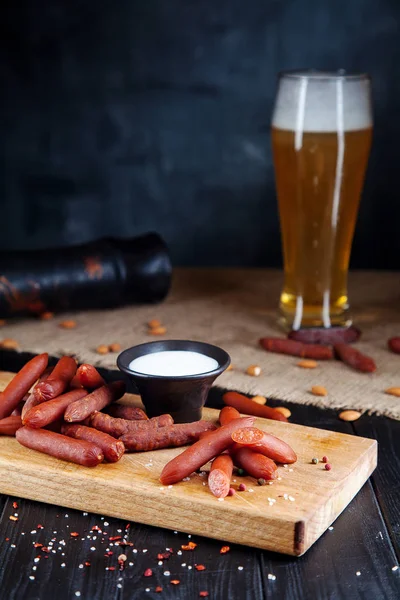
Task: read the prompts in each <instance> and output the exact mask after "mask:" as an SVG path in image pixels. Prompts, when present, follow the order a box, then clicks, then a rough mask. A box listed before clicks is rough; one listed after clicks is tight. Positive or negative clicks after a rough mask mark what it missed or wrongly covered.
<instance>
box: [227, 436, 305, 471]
mask: <svg viewBox="0 0 400 600" xmlns="http://www.w3.org/2000/svg"><path fill="white" fill-rule="evenodd" d="M232 440H233V441H234V442H236V443H235V446H234V448H237V447H238V446H247V447H250V448H251V449H252V450H254V452H259V453H260V454H264V456H268V458H271V459H272V460H275V461H276V462H278V463H283V464H291V463H294V462H296V460H297V456H296V454H295V452H294V451H293V449H292V448H291V447H290V446H289V444H287V443H286V442H284V441H283V440H280V439H279V438H277V437H275V436H274V435H271V434H270V433H266V432H265V431H261V429H257V428H256V427H247V428H242V429H237V430H236V431H234V432H233V433H232Z"/></svg>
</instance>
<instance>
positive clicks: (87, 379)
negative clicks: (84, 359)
mask: <svg viewBox="0 0 400 600" xmlns="http://www.w3.org/2000/svg"><path fill="white" fill-rule="evenodd" d="M105 384H106V382H105V381H104V379H103V378H102V376H101V375H100V373H99V372H98V370H97V369H96V368H95V367H93V365H88V364H84V365H81V366H80V367H79V368H78V370H77V372H76V375H75V377H74V379H73V380H72V382H71V387H79V386H82V387H84V388H88V389H89V390H94V389H96V388H99V387H101V386H102V385H105Z"/></svg>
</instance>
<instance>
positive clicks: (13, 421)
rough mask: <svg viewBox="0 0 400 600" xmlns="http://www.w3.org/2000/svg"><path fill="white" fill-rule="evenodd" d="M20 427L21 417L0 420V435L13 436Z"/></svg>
mask: <svg viewBox="0 0 400 600" xmlns="http://www.w3.org/2000/svg"><path fill="white" fill-rule="evenodd" d="M20 427H22V419H21V417H18V416H17V417H5V418H4V419H1V420H0V435H15V432H16V431H17V430H18V429H19V428H20Z"/></svg>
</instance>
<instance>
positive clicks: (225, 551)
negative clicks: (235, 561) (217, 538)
mask: <svg viewBox="0 0 400 600" xmlns="http://www.w3.org/2000/svg"><path fill="white" fill-rule="evenodd" d="M229 551H230V546H222V548H221V550H220V551H219V553H220V554H226V553H227V552H229Z"/></svg>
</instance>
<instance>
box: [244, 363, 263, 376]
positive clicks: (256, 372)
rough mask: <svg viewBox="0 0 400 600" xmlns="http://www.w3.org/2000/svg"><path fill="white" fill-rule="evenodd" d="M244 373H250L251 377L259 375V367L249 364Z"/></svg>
mask: <svg viewBox="0 0 400 600" xmlns="http://www.w3.org/2000/svg"><path fill="white" fill-rule="evenodd" d="M246 373H247V375H251V377H258V376H259V375H261V367H259V366H258V365H250V366H249V367H247V369H246Z"/></svg>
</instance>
